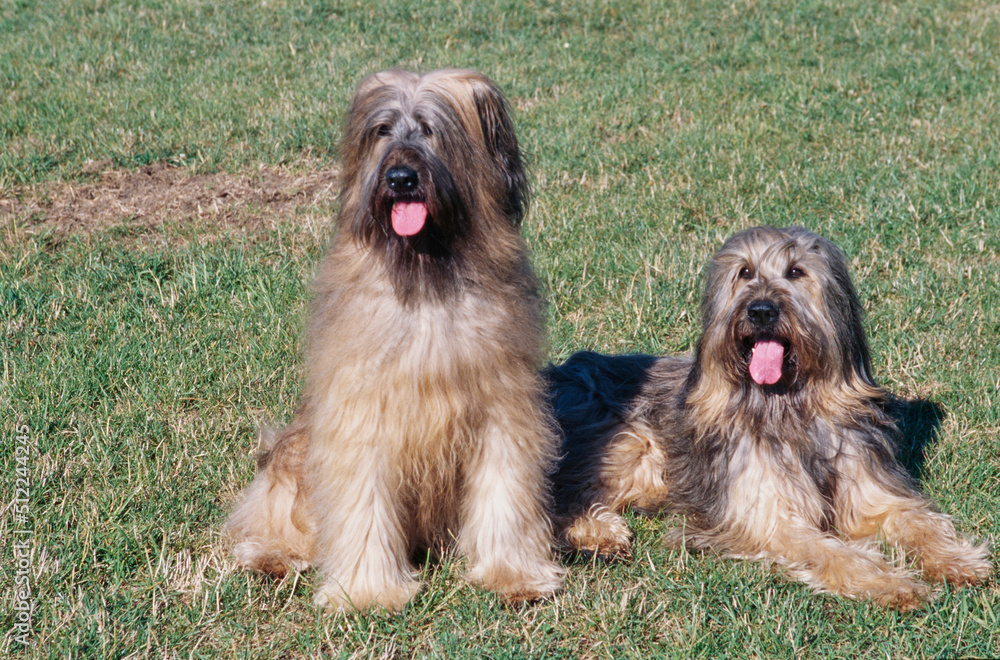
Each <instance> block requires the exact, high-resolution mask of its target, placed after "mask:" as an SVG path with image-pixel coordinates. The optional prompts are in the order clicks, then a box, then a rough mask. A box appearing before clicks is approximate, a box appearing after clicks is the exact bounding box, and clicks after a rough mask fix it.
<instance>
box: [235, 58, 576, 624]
mask: <svg viewBox="0 0 1000 660" xmlns="http://www.w3.org/2000/svg"><path fill="white" fill-rule="evenodd" d="M344 136H345V137H344V142H343V145H342V164H343V171H342V177H343V188H342V191H341V210H340V216H339V223H338V224H339V229H338V232H337V236H336V239H335V241H334V243H333V246H332V249H331V250H330V252H329V254H328V255H327V257H326V260H325V261H324V263H323V265H322V267H321V269H320V273H319V276H318V278H317V281H316V284H315V292H314V295H315V300H314V302H313V308H312V316H311V320H310V322H309V327H308V345H307V354H306V362H307V372H308V373H307V379H306V386H305V392H304V395H303V399H302V402H301V405H300V407H299V409H298V412H297V414H296V416H295V419H294V421H292V423H291V425H290V426H288V427H287V428H286V429H284V430H282V431H280V432H277V433H275V434H271V435H270V436H267V437H265V438H264V442H263V453H262V455H261V456H260V459H259V461H258V471H257V476H256V478H255V479H254V481H253V483H252V484H251V485H250V487H249V488H248V489H247V491H246V492H245V494H244V497H243V501H242V503H241V504H239V506H238V507H237V508H236V510H235V512H234V513H233V514H232V517H231V519H230V520H229V523H228V530H229V532H230V533H231V534H232V535H233V536H234V537H235V538H236V539H237V541H238V544H237V545H236V548H235V553H236V556H237V558H238V559H239V561H240V562H241V563H242V564H243V565H244V566H246V567H247V568H251V569H256V570H261V571H266V572H270V573H274V574H283V573H284V572H285V571H287V570H288V569H289V568H294V569H298V570H302V569H304V568H306V567H307V566H310V565H315V566H316V567H317V568H318V569H319V570H320V572H321V573H322V576H323V585H322V586H321V587H320V589H319V592H318V594H317V595H316V602H317V603H319V604H320V605H323V606H326V607H329V608H336V609H344V608H358V609H360V608H366V607H369V606H373V605H378V606H381V607H384V608H386V609H389V610H398V609H400V608H402V607H403V606H404V605H405V604H406V603H407V602H408V601H409V600H410V598H411V597H412V596H413V595H414V594H415V593H416V592H417V590H418V588H419V583H418V582H417V580H416V571H415V569H414V566H413V564H412V558H413V557H414V554H415V553H418V552H421V551H422V550H424V549H428V548H429V549H432V550H438V549H441V548H442V547H444V546H447V545H455V546H457V549H458V551H459V552H461V554H462V555H464V556H465V558H466V559H467V561H468V579H469V580H471V581H472V582H474V583H477V584H479V585H482V586H483V587H486V588H488V589H493V590H496V591H498V592H500V593H501V594H502V595H503V596H505V597H506V598H508V599H510V600H513V601H518V600H525V599H534V598H537V597H541V596H545V595H547V594H551V593H552V592H554V591H555V590H556V589H557V588H558V587H559V586H560V583H561V579H562V575H563V571H562V569H561V568H560V567H559V565H558V564H557V563H556V562H555V561H554V559H553V554H552V529H551V523H550V520H549V517H548V513H547V510H548V508H549V500H548V490H547V475H548V473H549V472H551V468H552V467H553V463H554V456H555V448H556V443H557V442H558V440H557V436H556V433H555V431H554V430H553V429H554V425H553V423H552V421H551V418H550V416H549V414H548V412H547V408H546V406H545V400H544V390H543V383H542V380H541V378H540V376H539V375H538V373H537V367H538V365H539V364H540V361H541V359H542V345H543V319H542V316H543V310H542V303H541V301H540V299H539V295H538V292H537V286H536V281H535V278H534V275H533V273H532V270H531V267H530V264H529V262H528V258H527V255H526V251H525V245H524V243H523V241H522V239H521V237H520V234H519V228H520V223H521V220H522V218H523V216H524V214H525V206H526V203H527V188H528V186H527V182H526V177H525V172H524V169H523V166H522V163H521V156H520V152H519V149H518V144H517V138H516V137H515V134H514V130H513V126H512V124H511V121H510V119H509V117H508V113H507V107H506V103H505V101H504V99H503V96H502V95H501V93H500V91H499V90H498V89H497V87H496V86H495V85H494V84H493V83H492V82H491V81H489V80H488V79H486V78H485V77H483V76H482V75H480V74H478V73H476V72H474V71H457V70H442V71H435V72H431V73H428V74H425V75H417V74H414V73H408V72H402V71H388V72H382V73H378V74H375V75H373V76H370V77H369V78H367V79H366V80H365V81H364V82H362V83H361V85H360V87H359V89H358V90H357V93H356V94H355V96H354V100H353V103H352V105H351V110H350V114H349V116H348V118H347V124H346V128H345V131H344Z"/></svg>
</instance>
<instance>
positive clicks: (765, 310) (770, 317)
mask: <svg viewBox="0 0 1000 660" xmlns="http://www.w3.org/2000/svg"><path fill="white" fill-rule="evenodd" d="M747 318H748V319H750V322H751V323H753V324H754V325H755V326H757V327H758V328H767V327H770V326H772V325H774V322H775V321H777V320H778V306H777V305H775V304H774V303H773V302H771V301H769V300H755V301H753V302H752V303H750V304H749V305H747Z"/></svg>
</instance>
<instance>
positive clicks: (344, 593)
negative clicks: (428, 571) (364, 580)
mask: <svg viewBox="0 0 1000 660" xmlns="http://www.w3.org/2000/svg"><path fill="white" fill-rule="evenodd" d="M419 591H420V582H418V581H417V580H406V581H403V582H400V583H398V584H387V585H382V586H381V587H379V588H376V589H355V590H348V589H345V588H344V587H342V586H341V585H340V584H339V583H337V582H336V581H334V580H330V581H327V582H326V583H324V584H323V586H322V587H320V588H319V591H317V592H316V596H315V597H314V598H313V602H315V603H316V605H318V606H319V607H321V608H323V609H325V610H327V611H333V612H354V611H361V610H367V609H370V608H372V607H381V608H383V609H385V610H387V611H389V612H399V611H400V610H402V609H403V608H404V607H405V606H406V604H407V603H408V602H410V600H411V599H412V598H413V597H414V596H415V595H417V593H418V592H419Z"/></svg>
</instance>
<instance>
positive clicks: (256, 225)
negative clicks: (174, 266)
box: [0, 162, 337, 237]
mask: <svg viewBox="0 0 1000 660" xmlns="http://www.w3.org/2000/svg"><path fill="white" fill-rule="evenodd" d="M85 173H90V174H93V175H94V176H95V180H94V181H93V182H92V183H76V182H66V181H57V182H52V183H47V184H39V185H37V186H34V187H32V188H31V189H27V190H20V191H17V192H16V194H15V195H14V196H13V197H12V198H0V225H4V226H7V227H8V228H13V229H14V232H15V233H17V234H22V233H23V234H28V235H31V234H41V233H46V232H50V233H53V234H55V235H56V236H57V237H65V236H66V235H69V234H73V233H78V232H86V233H96V232H100V231H103V230H106V229H109V228H112V227H119V226H125V227H127V228H128V229H129V234H133V235H135V234H149V233H153V234H157V233H160V230H161V229H164V228H167V227H169V228H170V230H171V232H172V233H174V232H175V230H177V229H178V228H179V227H180V228H182V229H183V228H185V227H184V226H185V225H190V226H189V227H186V228H187V229H189V230H194V231H195V232H198V231H200V230H202V229H204V231H205V232H206V233H208V234H212V233H219V232H226V231H237V232H250V233H253V232H256V231H266V230H268V229H273V228H274V227H276V226H277V225H279V224H280V223H283V222H288V221H290V220H292V219H296V218H299V217H301V216H313V217H315V216H318V215H327V214H329V213H330V212H331V206H332V204H333V202H334V201H335V199H336V196H337V168H335V167H329V166H327V167H321V168H317V169H314V170H313V171H310V172H308V173H301V172H299V173H292V172H288V171H282V170H279V169H273V168H266V167H262V168H261V169H260V170H259V171H258V172H256V173H252V174H227V173H216V174H196V173H193V172H191V171H190V170H188V169H187V168H183V167H177V166H174V165H171V164H169V163H165V162H161V163H154V164H152V165H148V166H146V167H143V168H141V169H138V170H134V171H123V170H113V169H110V167H109V163H91V164H90V165H89V166H88V167H87V168H85Z"/></svg>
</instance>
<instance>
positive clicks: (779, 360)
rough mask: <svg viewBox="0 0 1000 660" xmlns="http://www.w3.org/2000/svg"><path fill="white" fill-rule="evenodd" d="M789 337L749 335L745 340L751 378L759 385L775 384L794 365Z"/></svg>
mask: <svg viewBox="0 0 1000 660" xmlns="http://www.w3.org/2000/svg"><path fill="white" fill-rule="evenodd" d="M790 354H791V351H790V346H789V343H788V340H787V339H783V338H781V337H772V336H760V337H747V338H746V339H744V340H743V358H744V360H746V361H747V363H748V370H749V372H750V378H752V379H753V382H755V383H757V384H758V385H775V384H777V383H778V381H780V380H781V377H782V375H783V374H784V373H785V370H786V365H787V366H792V364H791V363H792V361H793V358H792V356H791V355H790Z"/></svg>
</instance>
